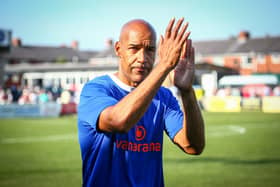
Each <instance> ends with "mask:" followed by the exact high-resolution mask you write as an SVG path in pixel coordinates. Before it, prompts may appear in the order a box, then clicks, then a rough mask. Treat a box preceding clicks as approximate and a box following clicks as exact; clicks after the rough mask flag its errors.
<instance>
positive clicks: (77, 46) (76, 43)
mask: <svg viewBox="0 0 280 187" xmlns="http://www.w3.org/2000/svg"><path fill="white" fill-rule="evenodd" d="M71 47H72V48H73V49H76V50H78V49H79V42H78V41H77V40H73V41H72V43H71Z"/></svg>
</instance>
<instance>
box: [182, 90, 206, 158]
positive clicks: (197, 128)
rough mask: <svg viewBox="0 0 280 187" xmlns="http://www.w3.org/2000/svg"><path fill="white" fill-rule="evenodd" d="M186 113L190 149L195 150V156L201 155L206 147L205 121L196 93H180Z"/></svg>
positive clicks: (186, 129)
mask: <svg viewBox="0 0 280 187" xmlns="http://www.w3.org/2000/svg"><path fill="white" fill-rule="evenodd" d="M180 93H181V97H182V103H183V111H184V127H183V129H184V130H185V138H186V139H187V141H188V144H189V145H188V147H189V148H191V149H194V150H195V154H200V153H201V152H202V151H203V148H204V146H205V135H204V121H203V118H202V115H201V111H200V108H199V106H198V103H197V100H196V96H195V92H194V90H193V89H191V90H190V91H180Z"/></svg>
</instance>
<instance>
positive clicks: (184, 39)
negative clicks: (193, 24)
mask: <svg viewBox="0 0 280 187" xmlns="http://www.w3.org/2000/svg"><path fill="white" fill-rule="evenodd" d="M190 34H191V32H187V33H186V34H185V35H184V36H183V37H182V38H181V41H180V45H183V43H184V42H185V41H187V40H188V38H189V36H190Z"/></svg>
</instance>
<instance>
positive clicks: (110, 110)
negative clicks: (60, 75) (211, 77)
mask: <svg viewBox="0 0 280 187" xmlns="http://www.w3.org/2000/svg"><path fill="white" fill-rule="evenodd" d="M183 23H184V19H183V18H181V19H179V20H178V21H177V22H176V21H175V19H171V20H170V22H169V24H168V26H167V28H166V32H165V35H164V36H161V37H160V42H159V46H158V47H159V48H158V62H157V64H156V65H155V67H154V63H155V56H156V33H155V30H154V29H153V27H152V26H151V25H150V24H149V23H147V22H146V21H144V20H132V21H130V22H128V23H126V24H125V25H124V26H123V27H122V30H121V33H120V37H119V41H118V42H116V43H115V51H116V54H117V56H118V57H119V68H118V72H116V73H114V74H109V75H104V76H101V77H97V78H95V79H93V80H91V81H90V82H88V83H87V84H86V85H85V86H84V88H83V90H82V93H81V98H80V104H79V109H78V131H79V142H80V148H81V155H82V162H83V186H102V187H106V186H120V187H126V186H130V187H131V186H141V187H150V186H151V187H155V186H156V187H157V186H161V187H162V186H164V180H163V179H164V177H163V167H162V145H163V144H162V143H163V132H164V131H165V132H166V133H167V135H168V136H169V137H170V139H171V140H172V141H173V142H174V143H175V144H176V145H178V146H179V147H180V148H181V149H182V150H183V151H184V152H185V153H187V154H193V155H199V154H200V153H201V152H202V151H203V148H204V144H205V138H204V123H203V119H202V116H201V113H200V109H199V107H198V105H197V100H196V98H195V94H194V91H193V89H192V80H193V77H194V49H193V47H192V43H191V40H189V39H188V37H189V35H190V32H187V27H188V24H187V23H185V24H183ZM167 76H170V79H171V80H173V83H174V85H175V86H176V87H177V88H178V90H179V92H180V95H181V99H182V103H183V105H182V109H180V107H179V104H178V102H177V100H176V98H175V97H174V96H173V95H172V93H171V92H170V90H168V89H167V88H164V87H161V85H162V83H163V81H164V80H165V79H166V77H167Z"/></svg>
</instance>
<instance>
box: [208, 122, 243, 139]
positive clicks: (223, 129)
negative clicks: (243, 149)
mask: <svg viewBox="0 0 280 187" xmlns="http://www.w3.org/2000/svg"><path fill="white" fill-rule="evenodd" d="M209 130H210V132H209V131H208V132H207V135H208V136H211V137H225V136H233V135H240V134H245V133H246V128H244V127H241V126H238V125H223V126H212V128H211V127H210V128H209Z"/></svg>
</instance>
